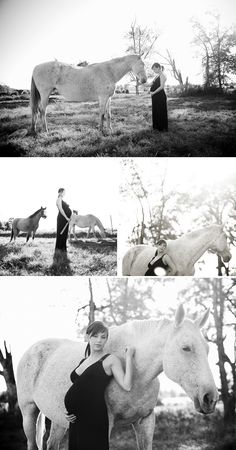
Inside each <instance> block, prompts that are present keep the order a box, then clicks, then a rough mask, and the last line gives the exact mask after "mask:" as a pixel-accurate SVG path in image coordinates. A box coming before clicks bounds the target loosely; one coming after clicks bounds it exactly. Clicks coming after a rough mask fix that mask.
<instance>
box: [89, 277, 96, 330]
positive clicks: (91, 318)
mask: <svg viewBox="0 0 236 450" xmlns="http://www.w3.org/2000/svg"><path fill="white" fill-rule="evenodd" d="M89 291H90V300H89V324H90V323H92V322H94V320H95V310H96V305H95V303H94V301H93V287H92V282H91V278H89Z"/></svg>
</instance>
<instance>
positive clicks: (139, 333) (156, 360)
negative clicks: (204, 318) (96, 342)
mask: <svg viewBox="0 0 236 450" xmlns="http://www.w3.org/2000/svg"><path fill="white" fill-rule="evenodd" d="M171 326H172V322H171V321H169V320H167V319H164V320H159V321H157V320H142V321H137V322H134V323H133V328H132V329H131V328H130V329H129V332H128V333H127V334H126V330H125V329H123V330H121V333H119V332H118V333H116V336H114V337H115V339H114V342H113V345H112V346H111V347H114V349H115V350H118V349H119V347H123V349H122V351H124V347H125V346H127V345H129V346H132V347H135V368H136V371H137V373H138V377H139V378H140V379H142V380H143V382H144V383H145V384H146V383H148V382H150V381H152V380H153V379H154V378H156V377H157V376H158V375H159V374H160V373H161V372H162V371H163V351H164V347H165V343H166V340H167V337H168V334H169V332H170V328H171ZM118 328H119V327H118ZM117 331H118V330H117ZM123 341H124V343H123ZM122 344H123V345H122ZM118 353H119V350H118Z"/></svg>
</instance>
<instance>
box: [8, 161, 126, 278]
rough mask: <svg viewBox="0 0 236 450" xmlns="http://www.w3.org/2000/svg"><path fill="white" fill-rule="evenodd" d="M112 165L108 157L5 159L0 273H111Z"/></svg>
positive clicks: (114, 267)
mask: <svg viewBox="0 0 236 450" xmlns="http://www.w3.org/2000/svg"><path fill="white" fill-rule="evenodd" d="M117 166H118V164H117V161H116V160H110V159H106V160H102V159H99V160H96V163H95V159H94V158H92V159H85V158H82V159H81V158H80V159H76V158H72V159H71V158H63V159H62V158H60V159H53V158H51V159H46V161H45V158H37V159H32V158H24V159H23V158H22V159H20V160H19V159H17V160H15V159H12V158H5V159H4V160H3V162H2V165H1V168H2V175H1V178H0V189H1V192H2V197H1V202H0V276H8V275H10V276H11V275H17V276H18V275H22V276H25V275H31V276H32V275H34V276H35V275H37V276H54V275H67V276H73V275H80V276H83V275H85V276H89V275H94V276H95V275H102V276H106V275H107V276H109V275H116V274H117V199H118V179H119V170H118V169H119V167H117ZM103 171H104V172H105V176H103V175H102V172H103ZM9 174H11V180H9ZM4 192H5V194H4V195H3V193H4Z"/></svg>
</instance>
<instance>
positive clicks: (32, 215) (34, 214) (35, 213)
mask: <svg viewBox="0 0 236 450" xmlns="http://www.w3.org/2000/svg"><path fill="white" fill-rule="evenodd" d="M39 211H41V208H39V209H38V210H37V211H35V212H34V213H33V214H31V216H29V217H30V218H32V217H34V216H36V215H37V214H38V213H39Z"/></svg>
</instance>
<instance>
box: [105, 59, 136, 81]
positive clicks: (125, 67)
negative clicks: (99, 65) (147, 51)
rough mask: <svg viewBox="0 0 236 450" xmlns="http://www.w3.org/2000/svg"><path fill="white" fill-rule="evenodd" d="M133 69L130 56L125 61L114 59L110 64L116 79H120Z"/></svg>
mask: <svg viewBox="0 0 236 450" xmlns="http://www.w3.org/2000/svg"><path fill="white" fill-rule="evenodd" d="M131 70H132V65H131V62H130V61H129V59H128V58H126V57H125V58H124V60H123V61H120V60H119V61H113V62H112V63H111V66H110V71H111V72H112V74H113V78H114V81H115V82H117V81H119V80H120V79H121V78H122V77H123V76H124V75H125V74H126V73H127V72H129V71H131Z"/></svg>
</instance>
